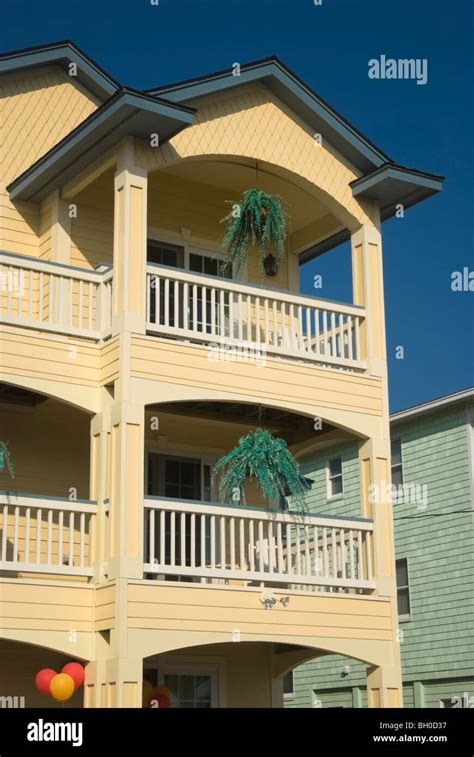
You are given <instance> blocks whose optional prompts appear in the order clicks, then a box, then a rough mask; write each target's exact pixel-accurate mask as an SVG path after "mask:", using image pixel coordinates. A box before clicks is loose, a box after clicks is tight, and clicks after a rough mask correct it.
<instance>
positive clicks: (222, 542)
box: [219, 515, 227, 568]
mask: <svg viewBox="0 0 474 757" xmlns="http://www.w3.org/2000/svg"><path fill="white" fill-rule="evenodd" d="M219 527H220V557H219V560H220V567H221V568H225V567H226V564H227V558H226V538H225V516H224V515H221V516H220V518H219Z"/></svg>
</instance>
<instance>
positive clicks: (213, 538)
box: [211, 515, 216, 569]
mask: <svg viewBox="0 0 474 757" xmlns="http://www.w3.org/2000/svg"><path fill="white" fill-rule="evenodd" d="M215 567H216V516H215V515H211V568H213V569H215Z"/></svg>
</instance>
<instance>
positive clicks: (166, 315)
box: [163, 278, 170, 326]
mask: <svg viewBox="0 0 474 757" xmlns="http://www.w3.org/2000/svg"><path fill="white" fill-rule="evenodd" d="M163 314H164V321H165V322H164V324H163V325H164V326H169V325H170V280H169V279H168V278H166V279H165V291H164V297H163Z"/></svg>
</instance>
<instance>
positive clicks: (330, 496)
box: [326, 455, 344, 500]
mask: <svg viewBox="0 0 474 757" xmlns="http://www.w3.org/2000/svg"><path fill="white" fill-rule="evenodd" d="M334 460H340V461H341V472H340V473H338V474H337V475H335V476H331V463H332V462H333V461H334ZM337 478H340V479H341V491H340V492H337V493H336V494H333V492H332V482H333V481H334V480H335V479H337ZM326 495H327V499H328V500H335V499H342V497H343V496H344V470H343V459H342V455H335V456H334V457H328V458H327V460H326Z"/></svg>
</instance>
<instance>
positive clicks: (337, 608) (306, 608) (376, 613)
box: [128, 584, 391, 641]
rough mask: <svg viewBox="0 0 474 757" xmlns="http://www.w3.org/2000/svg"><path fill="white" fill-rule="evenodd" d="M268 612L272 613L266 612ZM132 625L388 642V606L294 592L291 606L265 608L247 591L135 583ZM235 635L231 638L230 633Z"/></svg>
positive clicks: (130, 614) (130, 606)
mask: <svg viewBox="0 0 474 757" xmlns="http://www.w3.org/2000/svg"><path fill="white" fill-rule="evenodd" d="M265 612H267V614H266V615H265ZM128 626H129V627H130V628H142V629H156V630H160V629H162V630H167V631H172V630H174V629H179V630H181V631H186V630H189V631H216V632H224V633H227V632H228V633H229V635H230V634H232V631H233V629H235V628H239V629H240V632H241V633H242V634H256V635H257V636H258V635H259V634H261V635H262V636H263V635H265V634H270V635H272V636H274V637H279V636H281V639H282V641H286V640H287V639H288V637H291V636H294V635H301V636H307V637H311V636H313V637H314V636H322V637H336V638H340V637H343V638H346V639H360V638H361V637H362V638H365V639H371V640H376V639H377V640H389V639H390V633H391V632H390V626H391V620H390V615H389V605H388V603H384V602H377V601H374V600H370V599H367V600H359V599H350V598H348V597H343V598H339V597H330V598H327V597H321V596H319V597H316V596H315V595H314V594H313V595H311V596H307V597H305V596H302V595H292V597H291V606H290V607H289V608H286V609H284V608H281V609H280V608H279V607H278V608H277V607H275V608H274V609H273V610H272V613H271V618H270V617H269V613H268V611H262V608H261V604H260V602H259V600H258V594H257V593H255V592H248V591H247V592H246V591H229V590H226V589H222V590H219V589H215V588H205V587H201V586H199V585H196V586H195V587H193V588H185V587H179V588H176V587H169V588H168V587H163V586H158V585H148V586H147V585H138V584H130V585H129V588H128ZM229 638H231V636H229Z"/></svg>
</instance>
